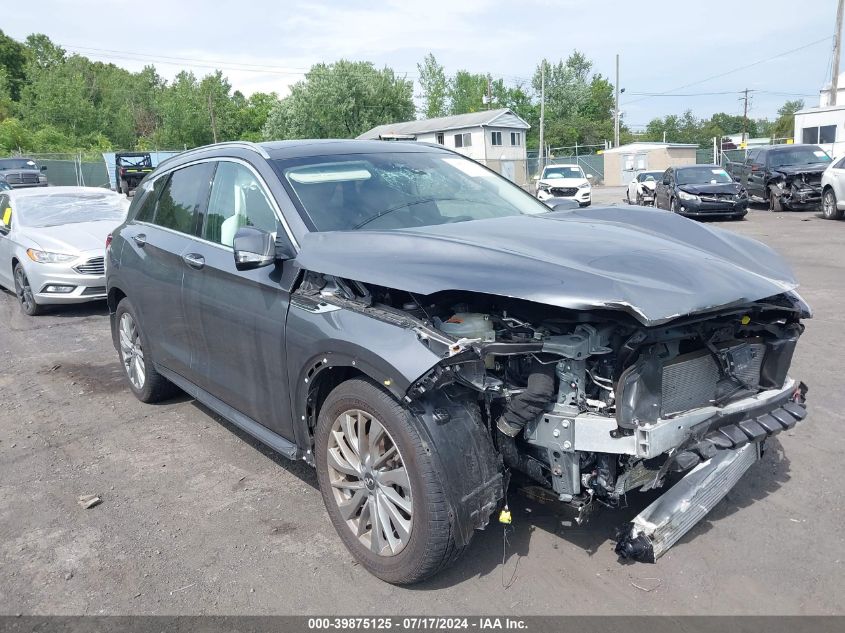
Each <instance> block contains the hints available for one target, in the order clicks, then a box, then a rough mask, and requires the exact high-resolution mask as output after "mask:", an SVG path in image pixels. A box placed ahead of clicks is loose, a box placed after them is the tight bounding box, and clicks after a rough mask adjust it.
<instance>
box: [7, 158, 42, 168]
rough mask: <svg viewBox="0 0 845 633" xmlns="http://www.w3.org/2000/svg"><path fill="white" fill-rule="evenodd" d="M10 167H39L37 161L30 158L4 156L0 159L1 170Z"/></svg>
mask: <svg viewBox="0 0 845 633" xmlns="http://www.w3.org/2000/svg"><path fill="white" fill-rule="evenodd" d="M9 169H38V165H36V164H35V161H32V160H29V159H28V158H3V159H0V171H6V170H9Z"/></svg>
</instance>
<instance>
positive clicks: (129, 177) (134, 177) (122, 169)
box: [114, 152, 153, 195]
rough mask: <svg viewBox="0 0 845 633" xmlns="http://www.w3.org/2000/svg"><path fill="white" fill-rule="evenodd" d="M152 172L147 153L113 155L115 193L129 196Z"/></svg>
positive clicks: (150, 158)
mask: <svg viewBox="0 0 845 633" xmlns="http://www.w3.org/2000/svg"><path fill="white" fill-rule="evenodd" d="M152 170H153V160H152V157H151V156H150V153H149V152H118V153H116V154H115V155H114V177H115V191H119V192H120V193H122V194H125V195H129V193H130V192H132V191H135V188H136V187H137V186H138V184H139V183H140V182H141V180H143V179H144V176H146V175H147V174H149V173H150V172H151V171H152Z"/></svg>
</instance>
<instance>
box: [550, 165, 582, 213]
mask: <svg viewBox="0 0 845 633" xmlns="http://www.w3.org/2000/svg"><path fill="white" fill-rule="evenodd" d="M592 178H593V176H592V174H590V175H584V170H583V169H581V166H580V165H547V166H546V167H544V168H543V173H542V174H540V178H539V180H538V181H537V198H538V199H539V200H545V199H546V198H569V199H571V200H575V201H576V202H577V203H578V204H579V205H580V206H582V207H588V206H590V202H591V200H592V189H593V188H592V185H590V180H592Z"/></svg>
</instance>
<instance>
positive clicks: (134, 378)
mask: <svg viewBox="0 0 845 633" xmlns="http://www.w3.org/2000/svg"><path fill="white" fill-rule="evenodd" d="M118 334H119V336H120V358H121V360H122V361H123V368H124V369H125V370H126V376H127V377H128V378H129V382H131V383H132V386H133V387H135V388H136V389H139V390H140V389H143V388H144V381H145V380H146V377H147V372H146V366H145V364H144V350H143V348H142V347H141V334H140V332H139V331H138V326H137V325H135V319H133V318H132V315H131V314H129V313H128V312H124V313H123V314H121V315H120V324H119V331H118Z"/></svg>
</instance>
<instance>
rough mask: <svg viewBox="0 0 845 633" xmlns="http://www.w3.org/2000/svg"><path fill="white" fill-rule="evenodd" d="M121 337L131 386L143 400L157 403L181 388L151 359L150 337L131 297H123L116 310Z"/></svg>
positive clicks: (122, 361) (121, 354)
mask: <svg viewBox="0 0 845 633" xmlns="http://www.w3.org/2000/svg"><path fill="white" fill-rule="evenodd" d="M115 321H116V323H117V336H118V352H117V353H118V356H119V357H120V364H121V365H122V366H123V373H124V375H125V376H126V380H127V381H128V382H129V388H130V389H131V390H132V393H134V394H135V397H136V398H138V400H140V401H141V402H147V403H154V402H161V401H162V400H166V399H168V398H170V397H172V396H173V395H175V394H176V393H177V392H178V388H177V387H176V385H174V384H173V383H172V382H170V381H169V380H167V378H165V377H164V376H162V375H161V374H160V373H158V372H157V371H156V369H155V367H154V366H153V362H152V359H151V358H150V346H149V344H148V341H147V337H146V336H145V335H144V332H143V331H142V330H141V326H140V325H139V323H138V317H137V312H136V311H135V308H134V307H133V306H132V304H131V303H130V302H129V299H126V298H124V299H122V300H121V301H120V303H119V304H117V311H116V312H115Z"/></svg>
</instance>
